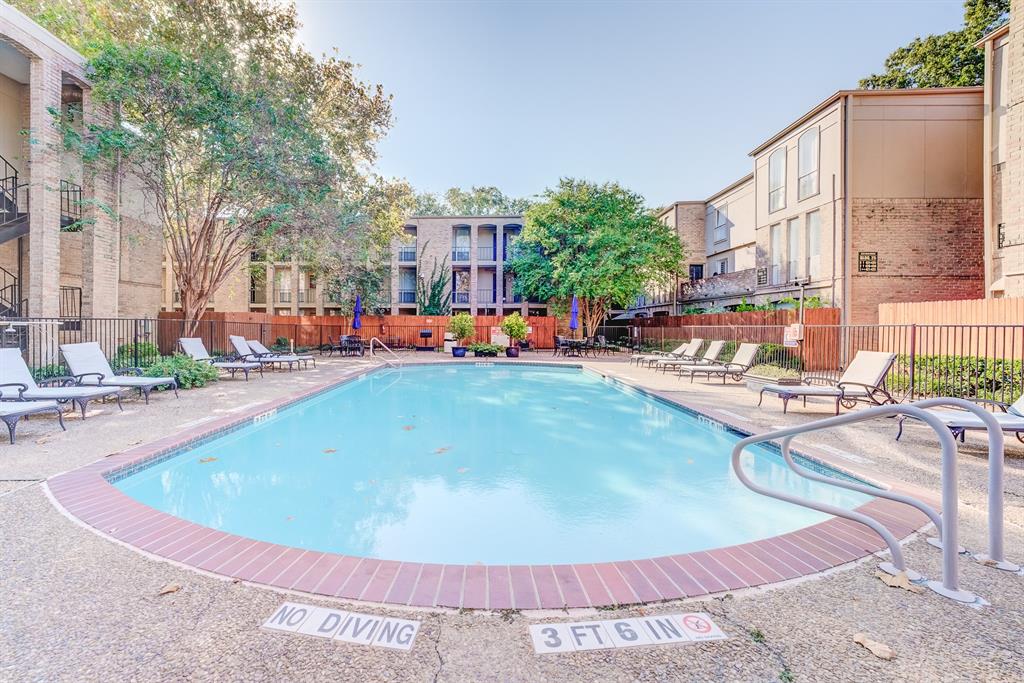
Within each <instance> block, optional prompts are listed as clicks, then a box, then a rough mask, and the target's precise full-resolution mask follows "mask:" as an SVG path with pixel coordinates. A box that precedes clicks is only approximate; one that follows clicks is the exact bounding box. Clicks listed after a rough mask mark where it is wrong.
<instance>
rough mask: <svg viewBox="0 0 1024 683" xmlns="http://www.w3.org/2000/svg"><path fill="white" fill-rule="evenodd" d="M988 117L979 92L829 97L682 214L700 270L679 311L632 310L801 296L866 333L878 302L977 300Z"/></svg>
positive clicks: (692, 269)
mask: <svg viewBox="0 0 1024 683" xmlns="http://www.w3.org/2000/svg"><path fill="white" fill-rule="evenodd" d="M982 107H983V90H982V88H952V89H939V88H937V89H928V90H924V89H922V90H898V91H872V90H843V91H839V92H837V93H835V94H834V95H832V96H831V97H829V98H828V99H826V100H825V101H823V102H822V103H820V104H819V105H817V106H816V107H814V108H813V109H812V110H811V111H809V112H807V113H806V114H804V115H803V116H801V117H800V118H799V119H797V120H796V121H794V122H793V123H791V124H789V125H788V126H786V127H785V128H783V129H782V130H781V131H780V132H778V133H777V134H775V135H773V136H772V137H771V138H769V139H768V140H766V141H764V142H763V143H762V144H760V145H758V146H757V147H756V148H755V149H754V150H753V151H752V152H751V153H750V156H751V157H752V159H753V167H754V168H753V174H752V176H748V177H745V178H743V179H741V180H739V181H737V182H736V183H734V184H733V185H730V186H729V187H727V188H726V189H725V190H723V191H721V192H719V193H718V194H716V195H715V196H713V197H710V198H708V199H707V200H704V201H703V202H681V203H680V204H679V205H680V206H685V207H687V209H688V212H687V215H688V216H689V218H688V221H689V222H690V226H689V227H686V226H685V225H683V224H677V231H678V232H679V233H680V235H681V237H682V238H683V239H684V242H686V244H687V248H688V249H689V250H690V251H691V253H693V254H702V255H703V264H700V263H691V264H689V273H688V275H689V276H690V277H689V278H688V281H684V282H682V283H680V286H679V287H678V289H677V291H676V293H677V296H676V300H675V301H674V302H673V301H671V299H672V297H671V296H664V295H662V298H663V301H662V302H659V303H656V304H655V303H651V304H648V302H647V301H646V300H644V301H641V302H638V303H639V304H640V305H639V306H638V307H637V308H638V309H640V310H647V311H649V312H651V313H655V314H657V313H663V314H664V313H668V312H681V310H683V309H685V308H688V307H691V306H700V307H704V308H708V307H723V306H732V305H735V304H737V303H739V302H740V301H742V300H743V299H746V300H747V301H749V302H750V303H758V304H760V303H769V302H778V301H780V300H782V299H785V298H789V297H795V296H798V295H799V292H800V291H801V287H802V288H803V289H804V291H805V295H806V296H818V297H820V298H821V299H822V300H823V301H824V302H827V303H831V304H833V305H835V306H837V307H839V308H840V309H841V310H842V311H843V320H844V321H845V322H847V323H850V324H860V323H874V322H877V306H878V304H879V303H886V302H894V301H926V300H935V299H972V298H978V297H981V296H983V295H984V283H985V275H984V269H985V268H984V248H983V243H984V230H983V218H982V215H983V204H984V202H983V196H984V193H983V183H982V173H981V160H982V154H981V149H982V144H983V136H982V127H983V112H982ZM701 215H703V223H704V230H703V231H702V230H699V229H698V228H697V224H698V223H699V219H698V216H701ZM684 223H685V222H684Z"/></svg>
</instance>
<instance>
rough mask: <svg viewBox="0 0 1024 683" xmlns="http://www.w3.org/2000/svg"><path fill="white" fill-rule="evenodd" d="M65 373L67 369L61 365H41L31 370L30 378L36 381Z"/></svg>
mask: <svg viewBox="0 0 1024 683" xmlns="http://www.w3.org/2000/svg"><path fill="white" fill-rule="evenodd" d="M66 374H68V373H67V370H65V369H64V366H63V365H56V364H53V365H43V366H40V367H38V368H36V369H35V370H33V371H32V379H34V380H35V381H37V382H42V381H43V380H44V379H50V378H51V377H61V376H63V375H66Z"/></svg>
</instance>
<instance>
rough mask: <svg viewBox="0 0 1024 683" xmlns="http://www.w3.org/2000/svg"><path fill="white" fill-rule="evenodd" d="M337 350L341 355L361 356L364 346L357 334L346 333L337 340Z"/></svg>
mask: <svg viewBox="0 0 1024 683" xmlns="http://www.w3.org/2000/svg"><path fill="white" fill-rule="evenodd" d="M339 344H340V349H339V351H340V352H341V354H342V355H343V356H362V355H364V354H365V353H366V347H365V346H364V344H363V340H362V338H361V337H360V336H359V335H355V334H346V335H345V336H344V337H342V338H341V339H340V340H339Z"/></svg>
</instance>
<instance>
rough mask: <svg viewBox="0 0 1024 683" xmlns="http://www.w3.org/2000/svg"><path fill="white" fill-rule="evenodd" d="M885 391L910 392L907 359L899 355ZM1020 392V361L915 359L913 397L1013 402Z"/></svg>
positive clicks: (1023, 371)
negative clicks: (948, 397)
mask: <svg viewBox="0 0 1024 683" xmlns="http://www.w3.org/2000/svg"><path fill="white" fill-rule="evenodd" d="M887 382H888V387H889V390H890V391H892V392H893V393H894V394H903V393H906V392H908V391H909V390H910V357H909V356H899V357H898V358H897V360H896V367H895V369H894V371H893V372H891V373H890V374H889V377H888V379H887ZM1022 393H1024V362H1022V361H1019V360H1010V359H1003V358H979V357H977V356H916V357H915V358H914V394H915V395H916V396H954V397H958V398H988V399H995V400H1003V401H1009V402H1013V401H1015V400H1017V397H1018V396H1020V395H1021V394H1022Z"/></svg>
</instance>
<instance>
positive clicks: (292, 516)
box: [284, 515, 295, 522]
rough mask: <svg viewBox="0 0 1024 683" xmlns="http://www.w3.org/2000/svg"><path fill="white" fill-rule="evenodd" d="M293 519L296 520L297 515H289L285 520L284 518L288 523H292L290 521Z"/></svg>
mask: <svg viewBox="0 0 1024 683" xmlns="http://www.w3.org/2000/svg"><path fill="white" fill-rule="evenodd" d="M293 519H295V515H288V516H287V517H285V518H284V521H286V522H290V521H292V520H293Z"/></svg>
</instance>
